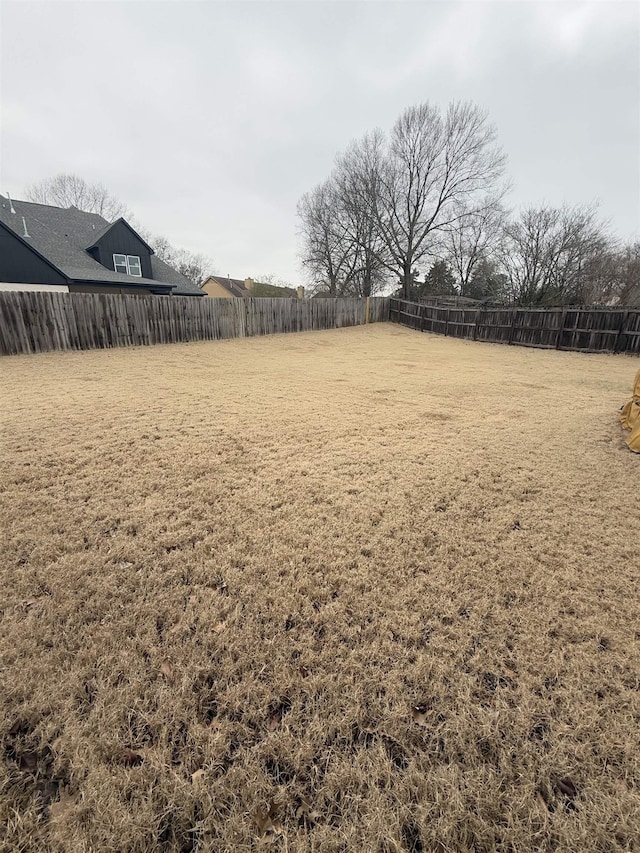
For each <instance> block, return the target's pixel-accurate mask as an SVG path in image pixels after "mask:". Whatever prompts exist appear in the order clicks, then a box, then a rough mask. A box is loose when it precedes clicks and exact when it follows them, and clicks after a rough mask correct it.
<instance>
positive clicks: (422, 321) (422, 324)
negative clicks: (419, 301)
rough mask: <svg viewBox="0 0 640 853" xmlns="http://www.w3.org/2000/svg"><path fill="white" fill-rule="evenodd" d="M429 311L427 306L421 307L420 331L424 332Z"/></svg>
mask: <svg viewBox="0 0 640 853" xmlns="http://www.w3.org/2000/svg"><path fill="white" fill-rule="evenodd" d="M426 309H427V306H426V305H421V306H420V331H421V332H424V314H425V311H426Z"/></svg>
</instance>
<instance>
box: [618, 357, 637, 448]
mask: <svg viewBox="0 0 640 853" xmlns="http://www.w3.org/2000/svg"><path fill="white" fill-rule="evenodd" d="M620 420H621V422H622V426H623V427H624V428H625V429H630V430H631V435H630V436H629V437H628V438H627V447H628V448H629V450H633V452H634V453H640V370H639V371H638V373H637V374H636V380H635V382H634V383H633V396H632V397H631V399H630V400H627V402H626V403H625V404H624V406H623V407H622V411H621V412H620Z"/></svg>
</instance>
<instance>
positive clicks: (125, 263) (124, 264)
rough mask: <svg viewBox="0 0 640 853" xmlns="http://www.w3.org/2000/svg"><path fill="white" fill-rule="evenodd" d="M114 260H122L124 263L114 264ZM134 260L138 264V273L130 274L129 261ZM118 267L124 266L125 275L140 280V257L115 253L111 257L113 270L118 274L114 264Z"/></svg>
mask: <svg viewBox="0 0 640 853" xmlns="http://www.w3.org/2000/svg"><path fill="white" fill-rule="evenodd" d="M116 258H124V261H118V262H116ZM134 259H135V260H136V261H137V262H138V269H139V270H140V272H131V261H132V260H134ZM117 263H118V264H119V265H120V266H125V267H126V268H127V272H126V274H127V275H132V276H134V277H135V278H142V261H141V260H140V255H123V254H122V252H115V253H114V255H113V269H114V270H115V271H116V272H118V270H117V269H116V264H117Z"/></svg>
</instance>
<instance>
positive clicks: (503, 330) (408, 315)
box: [389, 298, 640, 355]
mask: <svg viewBox="0 0 640 853" xmlns="http://www.w3.org/2000/svg"><path fill="white" fill-rule="evenodd" d="M389 319H390V320H392V321H393V322H396V323H401V324H402V325H404V326H409V328H411V329H420V331H423V332H436V333H439V334H443V335H450V336H451V337H456V338H471V339H472V340H475V341H487V342H492V343H505V344H515V345H517V346H525V347H542V348H545V349H562V350H578V351H580V352H623V353H632V354H636V355H638V354H640V309H631V308H630V309H597V308H468V307H455V306H454V307H443V306H438V305H425V304H422V303H417V302H408V301H406V300H401V299H395V298H392V299H391V300H390V303H389Z"/></svg>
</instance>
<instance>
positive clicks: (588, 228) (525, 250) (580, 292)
mask: <svg viewBox="0 0 640 853" xmlns="http://www.w3.org/2000/svg"><path fill="white" fill-rule="evenodd" d="M607 246H608V238H607V235H606V230H605V227H604V225H603V223H601V222H600V221H599V219H598V216H597V207H596V206H595V205H576V206H573V207H569V206H568V205H565V206H563V207H559V208H557V207H547V206H541V207H529V208H527V209H525V210H523V211H521V213H520V214H519V216H518V217H517V218H516V219H515V220H513V221H512V222H511V223H510V224H509V225H508V226H507V228H506V229H505V240H504V243H503V246H502V260H503V265H504V268H505V271H506V273H507V275H508V277H509V288H510V292H511V297H512V299H513V300H514V301H515V302H518V303H520V304H522V305H555V304H563V303H566V302H570V301H574V302H584V301H585V298H586V296H587V293H586V289H587V285H588V280H589V278H588V276H589V269H590V268H592V269H593V262H594V259H595V258H597V257H598V256H601V255H602V254H603V252H605V251H606V249H607Z"/></svg>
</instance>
